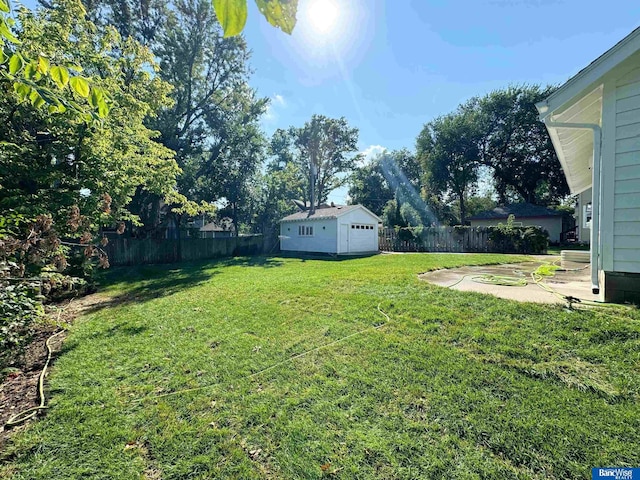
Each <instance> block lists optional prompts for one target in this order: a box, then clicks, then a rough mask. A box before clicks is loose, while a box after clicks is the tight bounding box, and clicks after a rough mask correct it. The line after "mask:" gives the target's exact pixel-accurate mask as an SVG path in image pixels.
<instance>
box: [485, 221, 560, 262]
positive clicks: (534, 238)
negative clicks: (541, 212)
mask: <svg viewBox="0 0 640 480" xmlns="http://www.w3.org/2000/svg"><path fill="white" fill-rule="evenodd" d="M514 220H515V217H514V216H513V215H509V218H508V219H507V223H506V224H502V223H499V224H498V225H497V226H496V227H488V228H489V247H490V249H491V251H495V252H502V253H546V251H547V246H548V245H549V234H548V233H547V231H546V230H543V229H542V228H541V227H534V226H528V227H517V226H515V225H514V224H513V222H514Z"/></svg>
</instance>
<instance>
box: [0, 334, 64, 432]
mask: <svg viewBox="0 0 640 480" xmlns="http://www.w3.org/2000/svg"><path fill="white" fill-rule="evenodd" d="M64 332H65V330H60V331H59V332H58V333H54V334H53V335H51V336H50V337H49V338H48V339H47V341H46V343H45V345H46V346H47V351H48V354H47V361H46V362H45V363H44V368H43V369H42V372H40V379H39V380H38V393H39V395H40V405H38V406H37V407H32V408H29V409H27V410H24V411H22V412H20V413H18V414H17V415H14V416H13V417H11V418H10V419H9V420H8V421H7V423H6V424H5V426H6V427H15V426H16V425H20V424H21V423H24V422H26V421H27V420H29V419H30V418H33V417H35V416H36V415H37V413H38V412H39V411H40V410H44V409H45V408H48V407H47V406H46V405H45V402H46V399H45V396H44V377H45V375H46V374H47V368H49V362H50V361H51V355H52V354H53V351H52V350H51V344H50V342H51V340H53V339H54V338H55V337H57V336H58V335H60V334H62V333H64Z"/></svg>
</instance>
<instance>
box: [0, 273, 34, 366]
mask: <svg viewBox="0 0 640 480" xmlns="http://www.w3.org/2000/svg"><path fill="white" fill-rule="evenodd" d="M38 296H39V287H38V286H37V285H36V284H32V283H19V284H15V285H11V284H9V283H7V282H0V369H2V368H5V367H6V366H7V365H8V363H9V362H10V361H11V359H13V358H15V357H16V356H17V355H18V354H19V353H20V352H21V351H22V348H23V347H24V345H25V344H26V343H27V342H28V341H29V337H30V332H31V328H30V327H31V326H32V324H33V323H34V322H35V321H36V320H38V319H40V318H41V317H42V316H43V314H44V309H43V307H42V303H41V302H40V300H39V298H38Z"/></svg>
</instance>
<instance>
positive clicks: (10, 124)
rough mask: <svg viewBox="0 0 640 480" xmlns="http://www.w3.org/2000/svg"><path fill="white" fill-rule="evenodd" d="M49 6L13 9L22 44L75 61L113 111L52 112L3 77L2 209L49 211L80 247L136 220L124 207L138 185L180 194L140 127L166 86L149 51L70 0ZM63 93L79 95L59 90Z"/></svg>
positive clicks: (166, 154) (174, 169)
mask: <svg viewBox="0 0 640 480" xmlns="http://www.w3.org/2000/svg"><path fill="white" fill-rule="evenodd" d="M55 5H56V8H55V9H52V10H46V11H41V12H39V13H37V14H33V13H32V12H30V11H28V10H26V9H25V10H22V11H21V12H20V14H19V22H20V26H21V31H20V40H21V44H20V48H21V50H22V51H23V52H25V54H26V55H28V56H29V57H31V58H35V56H36V55H41V56H43V57H46V58H49V59H52V61H55V62H57V63H61V64H62V63H63V62H69V63H72V64H80V63H82V64H83V67H84V70H83V74H84V75H87V76H89V77H90V78H92V82H93V85H94V86H93V87H92V88H93V89H94V90H95V91H104V92H109V104H110V112H109V114H108V115H107V116H106V117H105V118H104V119H103V120H102V121H101V122H99V123H96V122H85V121H81V120H82V119H81V118H80V119H79V118H78V117H77V115H75V114H74V113H73V112H70V111H68V110H67V111H64V112H58V113H56V114H55V115H53V114H49V113H48V111H46V110H43V109H34V108H33V106H31V105H29V104H27V103H25V102H23V101H22V100H21V95H20V93H19V92H16V91H15V90H14V89H13V88H11V85H9V84H8V83H0V86H1V88H2V96H1V97H0V117H1V118H2V119H3V121H2V122H0V137H1V138H3V139H4V140H5V142H4V143H3V144H2V145H0V171H1V172H2V176H1V177H0V207H1V208H2V210H3V211H13V212H14V213H15V214H20V215H23V216H24V217H25V218H26V219H33V218H35V217H37V216H42V215H45V216H49V217H51V219H52V221H53V224H52V225H53V228H54V229H55V231H56V233H57V235H60V236H69V237H79V238H81V239H82V241H81V242H80V243H82V244H87V243H88V241H89V240H91V238H92V236H93V235H94V234H95V233H96V232H97V230H98V229H99V228H100V227H101V226H102V225H104V224H109V223H113V222H115V221H122V220H125V219H130V220H135V216H134V215H132V214H131V212H130V211H129V210H128V204H129V202H130V200H131V198H132V196H133V194H134V193H135V191H136V189H138V188H140V189H143V190H145V191H150V192H154V193H156V194H158V195H161V196H163V197H165V198H168V199H170V200H171V201H174V202H180V201H182V200H184V199H183V198H182V197H180V196H179V195H178V194H177V192H176V190H175V179H176V175H177V174H178V173H179V168H178V166H177V164H176V162H175V160H174V158H173V152H171V151H170V150H168V149H166V148H165V147H163V146H162V145H160V144H158V143H157V142H156V141H155V140H154V138H155V137H156V135H157V133H156V132H154V131H152V130H150V129H149V128H147V127H146V126H145V125H144V120H145V118H147V117H149V116H153V115H154V112H155V111H157V110H158V109H160V108H162V107H163V106H167V105H169V103H170V100H169V99H168V97H167V94H168V92H169V89H170V87H169V85H167V84H166V83H165V82H163V81H162V80H160V79H159V78H157V77H154V76H152V75H151V74H150V72H152V71H153V69H154V68H155V63H154V61H153V57H152V56H151V55H150V53H149V52H148V50H146V49H144V48H142V47H141V46H140V45H139V44H137V43H136V42H135V41H133V40H123V39H122V38H121V37H120V36H119V35H118V34H117V32H115V31H114V30H113V29H106V30H104V31H100V32H96V29H95V27H94V26H93V25H92V24H91V23H90V22H88V21H86V20H85V19H84V15H83V12H84V10H83V9H82V6H81V5H80V3H79V2H77V1H75V0H60V1H59V2H57V3H56V4H55ZM116 52H117V53H116ZM60 96H63V97H64V99H65V101H77V99H78V97H80V95H79V94H78V93H76V92H75V91H70V90H66V89H63V90H60ZM79 120H80V121H79Z"/></svg>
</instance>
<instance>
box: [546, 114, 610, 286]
mask: <svg viewBox="0 0 640 480" xmlns="http://www.w3.org/2000/svg"><path fill="white" fill-rule="evenodd" d="M542 121H543V122H544V124H545V125H546V126H547V127H553V128H573V129H579V130H592V131H593V167H592V168H593V171H592V172H591V174H592V180H591V187H592V199H591V202H592V217H591V291H592V292H593V294H594V295H598V294H599V293H600V285H599V280H598V271H599V270H600V269H601V268H602V255H600V203H601V202H600V197H601V193H602V192H601V188H600V184H601V177H602V168H601V165H600V164H601V157H602V128H600V125H597V124H595V123H562V122H554V121H551V120H549V117H544V118H543V119H542Z"/></svg>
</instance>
